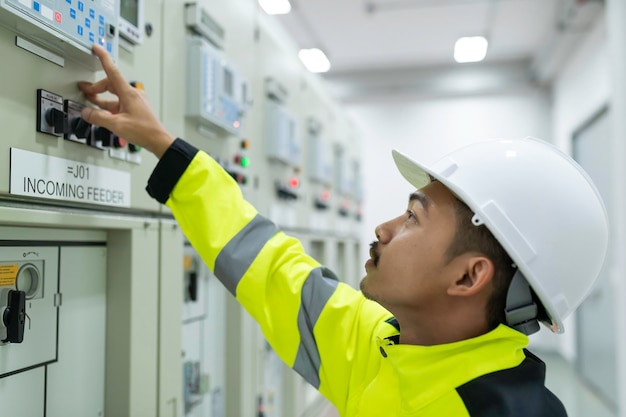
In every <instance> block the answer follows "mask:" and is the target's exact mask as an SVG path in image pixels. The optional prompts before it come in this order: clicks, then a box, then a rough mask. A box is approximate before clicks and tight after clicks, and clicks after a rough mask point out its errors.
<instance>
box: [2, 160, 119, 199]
mask: <svg viewBox="0 0 626 417" xmlns="http://www.w3.org/2000/svg"><path fill="white" fill-rule="evenodd" d="M10 175H11V182H10V186H9V193H10V194H15V195H24V196H28V197H39V198H47V199H51V200H64V201H77V202H81V203H90V204H101V205H106V206H116V207H130V173H128V172H124V171H118V170H116V169H111V168H105V167H99V166H96V165H92V164H86V163H84V162H77V161H72V160H70V159H64V158H57V157H55V156H49V155H43V154H39V153H35V152H30V151H25V150H22V149H16V148H11V174H10Z"/></svg>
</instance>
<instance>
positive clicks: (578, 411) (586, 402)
mask: <svg viewBox="0 0 626 417" xmlns="http://www.w3.org/2000/svg"><path fill="white" fill-rule="evenodd" d="M533 353H535V354H536V355H537V356H539V357H540V358H541V359H542V360H543V361H544V362H545V363H546V369H547V371H546V386H547V387H548V388H549V389H550V390H551V391H552V392H553V393H554V394H556V396H557V397H559V398H560V399H561V401H562V402H563V405H565V409H566V410H567V414H568V417H617V412H616V411H615V410H611V409H610V407H608V406H607V405H606V404H605V403H604V402H603V401H602V399H601V398H600V397H599V396H598V395H596V394H595V393H594V391H593V390H591V389H590V388H589V387H588V385H587V384H585V383H584V381H582V380H581V378H580V377H579V376H578V374H577V372H576V370H575V368H574V366H573V365H572V364H570V363H569V362H568V361H566V360H565V359H563V358H562V357H561V356H560V355H559V354H557V353H547V352H533ZM338 416H339V415H338V414H337V411H336V410H335V409H334V408H333V406H332V405H330V404H327V405H326V407H325V409H324V412H323V413H322V414H320V417H338ZM529 417H530V416H529Z"/></svg>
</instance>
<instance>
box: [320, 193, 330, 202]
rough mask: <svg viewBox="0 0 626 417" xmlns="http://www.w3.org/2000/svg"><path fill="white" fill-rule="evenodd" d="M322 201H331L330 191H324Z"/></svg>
mask: <svg viewBox="0 0 626 417" xmlns="http://www.w3.org/2000/svg"><path fill="white" fill-rule="evenodd" d="M321 197H322V200H323V201H328V200H330V191H322V196H321Z"/></svg>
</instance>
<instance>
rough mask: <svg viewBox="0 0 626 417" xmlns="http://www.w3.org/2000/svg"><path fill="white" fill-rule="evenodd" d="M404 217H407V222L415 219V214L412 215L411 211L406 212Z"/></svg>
mask: <svg viewBox="0 0 626 417" xmlns="http://www.w3.org/2000/svg"><path fill="white" fill-rule="evenodd" d="M406 216H407V220H412V219H415V218H416V217H415V213H413V212H412V211H411V210H407V211H406Z"/></svg>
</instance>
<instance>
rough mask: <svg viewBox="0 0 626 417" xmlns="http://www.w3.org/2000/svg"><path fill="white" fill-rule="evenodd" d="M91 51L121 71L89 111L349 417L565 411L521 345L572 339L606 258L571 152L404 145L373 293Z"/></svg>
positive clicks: (373, 270)
mask: <svg viewBox="0 0 626 417" xmlns="http://www.w3.org/2000/svg"><path fill="white" fill-rule="evenodd" d="M94 53H95V54H96V55H97V56H98V57H99V58H100V60H101V62H102V64H103V67H104V69H105V71H106V73H107V78H106V79H104V80H101V81H99V82H97V83H95V84H91V83H79V88H80V89H81V90H82V91H83V92H84V94H85V96H86V98H87V99H88V100H90V101H91V102H93V103H94V104H96V105H98V106H99V107H100V108H101V109H105V111H103V110H97V109H94V110H91V109H86V110H84V112H83V118H84V119H86V120H87V121H88V122H90V123H92V124H95V125H99V126H104V127H106V128H108V129H110V130H111V131H113V132H115V133H117V134H119V135H120V136H123V137H124V138H126V139H127V140H129V141H130V142H132V143H134V144H136V145H139V146H143V147H145V148H147V149H148V150H149V151H151V152H153V153H154V154H155V155H156V156H157V157H158V158H160V161H159V163H158V165H157V167H156V168H155V170H154V172H153V174H152V176H151V178H150V180H149V183H148V187H147V189H148V192H149V193H150V194H151V195H152V196H153V197H154V198H156V199H157V200H159V201H160V202H162V203H165V204H167V205H168V207H170V208H171V210H172V212H173V214H174V216H175V217H176V219H177V221H178V222H179V224H180V225H181V227H182V229H183V231H184V232H185V234H186V236H187V237H188V239H189V240H190V242H191V243H192V245H193V246H194V247H195V248H196V250H197V251H198V252H199V253H200V255H201V256H202V258H203V259H204V261H205V262H206V263H207V265H208V266H209V268H210V269H211V270H213V271H214V272H215V275H216V276H217V277H218V278H219V279H220V280H221V281H222V282H223V283H224V285H225V286H226V287H227V288H228V289H229V290H230V291H231V293H232V294H233V295H235V296H236V298H237V300H238V301H239V302H240V303H241V304H242V305H243V306H244V307H245V308H246V309H247V310H248V312H249V313H250V314H251V315H252V316H253V317H254V318H255V319H256V320H257V321H258V322H259V324H260V325H261V328H262V330H263V332H264V334H265V336H266V337H267V339H268V341H269V342H270V343H271V344H272V346H273V347H274V349H275V350H276V352H277V353H278V355H279V356H280V357H281V358H282V359H283V360H284V361H285V362H286V363H287V364H288V365H289V366H291V367H293V368H294V369H295V370H296V371H297V372H298V373H300V374H301V375H302V376H303V377H304V378H305V379H306V380H307V381H308V382H309V383H311V384H312V385H313V386H315V387H316V388H317V389H319V391H320V392H321V393H322V394H324V395H325V396H326V397H327V398H328V399H329V400H330V401H331V402H332V403H333V404H335V406H336V407H337V409H338V410H339V413H340V414H341V415H342V416H360V417H364V416H382V415H387V416H407V417H408V416H424V417H431V416H432V417H435V416H436V417H442V416H473V417H476V416H481V417H487V416H499V417H504V416H508V417H522V416H542V417H548V416H550V417H555V416H565V415H566V413H565V410H564V408H563V406H562V405H561V403H560V402H559V400H558V399H557V398H556V397H555V396H554V395H553V394H552V393H551V392H550V391H548V390H547V389H546V388H545V386H544V373H545V366H544V364H543V363H542V362H541V361H540V360H539V359H538V358H536V357H535V356H533V355H532V354H531V353H529V352H528V351H526V350H525V349H524V348H525V347H526V346H527V344H528V338H527V336H526V335H525V333H526V334H530V333H532V332H534V331H537V330H538V320H539V321H542V322H544V323H546V324H547V325H548V327H549V328H550V329H551V330H553V331H555V332H562V331H563V319H564V318H565V317H566V316H567V315H568V314H570V313H571V312H572V311H573V310H574V309H575V308H576V307H577V306H578V305H579V304H580V302H581V301H582V300H583V298H584V297H585V296H586V294H587V293H588V291H589V290H590V288H591V286H592V284H593V281H594V280H595V278H596V277H597V275H598V273H599V270H600V268H601V265H602V262H603V259H604V254H605V252H606V247H607V240H608V239H607V234H608V232H607V230H608V225H607V221H606V213H605V210H604V206H603V204H602V201H601V199H600V197H599V194H598V192H597V190H596V189H595V187H594V186H593V184H592V183H591V181H590V180H589V179H588V177H587V176H586V174H585V173H584V172H583V171H582V170H581V169H580V167H578V166H577V165H576V164H575V163H574V162H573V161H572V160H571V159H570V158H569V157H567V156H566V155H564V154H562V153H561V152H559V151H558V150H556V149H555V148H554V147H552V146H550V145H548V144H546V143H544V142H542V141H539V140H536V139H525V140H514V141H491V142H483V143H478V144H474V145H471V146H468V147H466V148H462V149H459V150H457V151H455V152H452V153H451V154H450V155H448V156H447V157H444V158H443V159H442V160H440V161H439V162H438V163H436V164H434V165H432V166H430V167H426V166H424V165H421V164H417V163H416V162H413V161H411V160H410V159H409V158H407V157H406V156H404V155H402V154H400V153H398V152H395V151H394V154H393V157H394V160H395V162H396V165H397V166H398V168H399V170H400V172H401V173H402V175H403V176H404V177H405V178H406V179H407V180H408V181H409V182H410V183H411V184H413V185H414V186H415V187H416V188H417V191H415V192H414V193H412V194H410V196H409V202H408V206H407V207H406V208H405V209H403V210H401V213H400V215H399V216H398V217H396V218H394V219H392V220H390V221H388V222H386V223H383V224H381V225H380V226H378V227H377V228H376V230H375V233H376V238H377V240H376V241H375V242H374V243H373V244H372V247H371V250H370V255H371V258H370V259H369V260H368V261H367V263H366V265H365V268H366V272H367V274H366V276H365V278H364V279H363V281H362V284H361V289H362V292H359V291H355V290H353V289H351V288H350V287H348V286H347V285H344V284H342V283H338V282H337V281H336V280H335V279H333V278H335V277H334V275H333V274H332V272H330V271H329V270H327V269H326V268H324V267H322V266H321V265H319V263H318V262H316V261H315V260H314V259H312V258H311V257H309V256H308V255H306V254H305V253H304V251H303V249H302V247H301V245H300V243H299V242H298V241H297V240H295V239H293V238H290V237H289V236H286V235H285V234H283V233H282V232H280V231H279V230H278V229H277V228H276V226H275V225H274V224H273V223H271V222H270V221H269V220H267V219H266V218H264V217H263V216H260V215H259V214H258V213H257V212H256V210H255V209H254V207H252V206H251V205H250V204H248V203H247V202H246V201H245V200H243V198H242V195H241V192H240V190H239V187H238V185H237V184H236V183H235V182H234V181H233V180H232V178H230V177H229V175H228V174H227V173H225V171H224V170H223V169H221V167H220V166H219V165H218V164H217V163H216V162H215V161H214V160H212V159H211V158H210V157H209V156H208V155H207V154H206V153H204V152H199V151H198V150H197V149H195V148H194V147H192V146H191V145H189V144H187V143H185V142H184V141H182V140H180V139H175V138H174V137H173V136H171V135H170V134H169V133H167V131H166V130H165V129H164V128H163V126H162V125H161V124H160V123H159V121H158V120H157V118H156V117H155V115H154V113H153V112H152V111H151V110H150V108H149V106H148V104H147V102H146V101H145V99H144V97H143V95H142V93H141V92H140V91H138V90H135V89H134V88H132V87H130V86H129V85H128V83H127V81H126V80H125V79H124V77H123V76H122V75H121V74H120V73H119V71H118V70H117V68H115V66H114V65H113V63H112V61H111V59H110V58H109V56H108V55H107V54H106V53H105V52H104V50H103V49H102V48H99V47H97V46H95V47H94ZM105 91H109V92H112V93H114V94H116V95H117V96H118V97H119V102H118V101H105V100H103V99H101V98H100V97H99V96H98V94H99V93H102V92H105Z"/></svg>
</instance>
